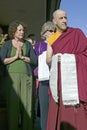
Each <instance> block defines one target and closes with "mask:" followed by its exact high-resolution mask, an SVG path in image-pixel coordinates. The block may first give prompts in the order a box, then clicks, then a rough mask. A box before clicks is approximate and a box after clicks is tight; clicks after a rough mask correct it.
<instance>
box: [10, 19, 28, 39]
mask: <svg viewBox="0 0 87 130" xmlns="http://www.w3.org/2000/svg"><path fill="white" fill-rule="evenodd" d="M19 25H22V26H23V28H24V36H25V34H26V32H27V26H26V25H25V24H24V23H23V22H21V21H18V20H16V21H13V22H12V23H10V25H9V28H8V35H9V38H10V39H13V38H14V34H15V32H16V31H17V27H18V26H19Z"/></svg>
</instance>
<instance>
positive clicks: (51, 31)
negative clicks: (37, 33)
mask: <svg viewBox="0 0 87 130" xmlns="http://www.w3.org/2000/svg"><path fill="white" fill-rule="evenodd" d="M47 31H49V32H51V33H52V32H55V31H53V30H46V31H45V32H44V33H43V35H44V34H45V33H46V32H47Z"/></svg>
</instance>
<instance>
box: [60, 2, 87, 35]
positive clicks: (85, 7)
mask: <svg viewBox="0 0 87 130" xmlns="http://www.w3.org/2000/svg"><path fill="white" fill-rule="evenodd" d="M60 9H64V10H65V11H66V12H67V16H68V25H69V26H71V27H76V28H80V29H82V30H83V32H84V33H85V35H86V36H87V13H86V12H87V0H61V3H60Z"/></svg>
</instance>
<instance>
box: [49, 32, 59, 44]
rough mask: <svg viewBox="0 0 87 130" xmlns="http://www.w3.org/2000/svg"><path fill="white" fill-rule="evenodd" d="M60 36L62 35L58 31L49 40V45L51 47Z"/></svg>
mask: <svg viewBox="0 0 87 130" xmlns="http://www.w3.org/2000/svg"><path fill="white" fill-rule="evenodd" d="M60 35H61V33H60V32H59V31H56V32H55V33H53V34H52V35H51V36H50V37H48V38H47V43H48V44H49V45H50V46H51V45H52V44H53V43H54V42H55V41H56V39H57V38H58V37H59V36H60Z"/></svg>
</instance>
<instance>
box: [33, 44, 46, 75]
mask: <svg viewBox="0 0 87 130" xmlns="http://www.w3.org/2000/svg"><path fill="white" fill-rule="evenodd" d="M46 50H47V43H46V42H45V41H41V42H38V43H36V44H35V53H36V55H37V57H38V56H39V55H41V54H42V53H43V52H44V51H46ZM34 75H35V76H38V67H37V68H35V69H34Z"/></svg>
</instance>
